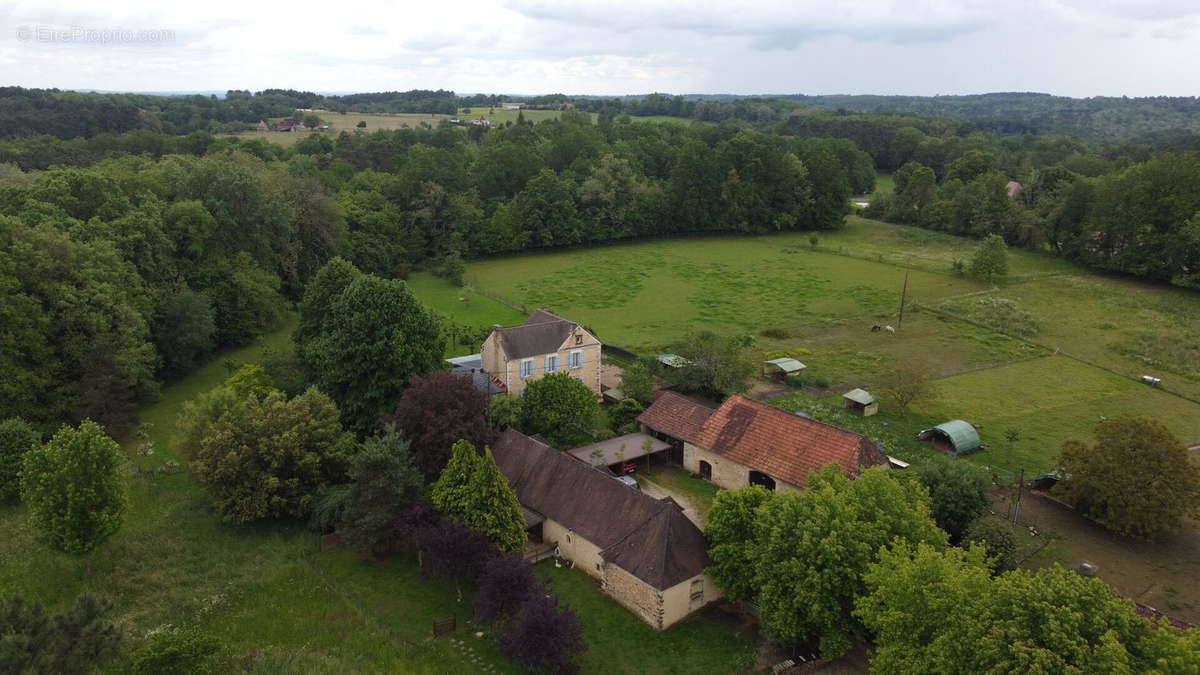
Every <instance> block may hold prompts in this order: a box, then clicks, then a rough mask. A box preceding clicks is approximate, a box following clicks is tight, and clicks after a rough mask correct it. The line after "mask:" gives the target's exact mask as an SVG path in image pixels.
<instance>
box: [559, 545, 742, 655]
mask: <svg viewBox="0 0 1200 675" xmlns="http://www.w3.org/2000/svg"><path fill="white" fill-rule="evenodd" d="M538 573H539V574H540V575H541V576H542V578H543V579H545V580H546V583H547V584H548V585H549V587H550V589H551V590H553V591H554V592H555V593H557V594H558V595H559V597H560V598H562V600H563V601H564V602H565V603H566V604H567V605H569V606H570V607H571V608H573V609H574V610H575V611H576V613H578V614H579V618H580V620H581V622H582V623H583V635H584V639H585V640H586V641H587V642H588V644H589V646H590V648H589V649H588V651H587V653H586V654H584V657H583V660H582V663H581V665H582V666H583V668H582V670H583V672H586V673H630V674H633V673H681V674H682V673H732V672H742V671H745V670H746V669H747V668H748V667H750V666H752V665H753V664H754V658H755V651H754V646H753V645H752V644H751V642H750V641H749V640H747V639H745V638H743V637H741V636H739V635H737V634H736V633H735V632H734V629H733V628H731V627H730V625H729V623H727V622H725V621H722V620H719V619H718V618H715V616H716V615H717V612H718V611H719V610H718V609H717V608H712V609H709V610H705V611H704V612H701V613H700V615H697V616H693V617H691V618H689V619H687V620H686V621H683V622H681V623H678V624H676V625H674V626H672V627H671V628H670V629H668V630H666V631H661V632H660V631H656V630H654V629H653V628H651V627H650V626H648V625H646V624H645V623H643V622H642V621H641V620H640V619H638V618H637V617H635V616H634V615H633V614H632V613H631V612H629V611H628V610H626V609H625V608H624V607H621V606H620V605H618V604H617V603H615V602H613V601H612V600H610V599H609V598H608V597H606V596H605V595H603V594H602V593H601V592H600V589H599V587H598V585H597V582H596V581H594V580H593V579H592V578H591V577H589V576H588V575H586V574H584V573H583V572H582V571H580V570H574V569H567V568H565V567H561V568H556V567H555V566H554V562H553V561H552V560H547V561H544V562H541V563H539V564H538Z"/></svg>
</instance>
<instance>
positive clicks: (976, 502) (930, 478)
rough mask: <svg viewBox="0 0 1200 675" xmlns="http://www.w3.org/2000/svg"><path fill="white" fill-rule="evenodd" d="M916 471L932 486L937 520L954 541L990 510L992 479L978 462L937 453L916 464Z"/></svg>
mask: <svg viewBox="0 0 1200 675" xmlns="http://www.w3.org/2000/svg"><path fill="white" fill-rule="evenodd" d="M913 475H914V476H916V478H917V480H919V481H920V482H921V484H922V485H924V486H925V489H927V490H929V496H930V498H931V504H930V508H931V510H932V513H933V520H934V522H936V523H937V524H938V527H940V528H942V529H943V530H945V531H946V533H947V534H949V535H950V541H951V542H953V543H957V542H958V541H959V539H961V538H962V536H963V533H964V532H966V529H967V526H969V525H970V524H971V522H972V521H974V520H975V519H977V518H979V517H980V516H982V515H983V514H984V513H985V512H986V511H987V508H988V504H989V503H990V500H989V494H990V492H991V487H992V485H991V480H989V478H988V475H987V473H986V472H984V471H983V470H981V469H980V468H979V467H978V466H976V465H974V464H965V463H963V462H955V461H952V460H949V459H946V458H943V457H934V458H932V459H930V460H928V461H924V462H918V463H917V464H916V465H915V466H913Z"/></svg>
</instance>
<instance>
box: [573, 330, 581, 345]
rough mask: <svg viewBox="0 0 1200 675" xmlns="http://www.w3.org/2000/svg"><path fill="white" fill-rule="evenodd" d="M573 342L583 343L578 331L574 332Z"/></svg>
mask: <svg viewBox="0 0 1200 675" xmlns="http://www.w3.org/2000/svg"><path fill="white" fill-rule="evenodd" d="M575 344H577V345H581V344H583V336H582V335H580V334H579V333H576V334H575Z"/></svg>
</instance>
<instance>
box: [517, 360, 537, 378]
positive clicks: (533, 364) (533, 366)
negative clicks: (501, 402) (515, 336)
mask: <svg viewBox="0 0 1200 675" xmlns="http://www.w3.org/2000/svg"><path fill="white" fill-rule="evenodd" d="M525 364H529V371H528V372H526V370H525ZM534 375H537V361H535V360H534V359H521V379H522V380H528V379H529V378H531V377H533V376H534Z"/></svg>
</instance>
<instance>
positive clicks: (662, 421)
mask: <svg viewBox="0 0 1200 675" xmlns="http://www.w3.org/2000/svg"><path fill="white" fill-rule="evenodd" d="M638 422H639V423H640V424H641V425H642V427H643V429H645V430H646V432H647V433H649V434H651V435H652V436H654V437H656V438H659V439H661V440H664V441H666V442H668V443H671V444H672V445H673V446H674V447H675V448H676V449H677V452H675V453H674V456H676V457H680V458H681V461H680V463H681V464H682V466H683V468H684V469H687V470H688V471H691V472H692V473H695V474H698V475H699V476H701V477H702V478H704V479H705V480H708V481H710V482H712V483H713V484H714V485H717V486H718V487H721V488H725V489H727V490H736V489H738V488H742V487H746V486H747V485H761V486H763V487H765V488H767V489H770V490H779V491H795V490H803V489H804V488H806V487H807V486H808V475H809V474H810V473H812V472H817V471H820V470H821V468H822V467H824V466H825V465H827V464H831V463H833V464H837V465H838V466H840V467H841V468H842V471H843V472H845V474H846V475H848V476H850V477H852V478H853V477H856V476H858V475H859V474H860V473H861V472H862V471H863V470H865V469H867V468H869V467H872V466H882V467H885V468H886V467H888V466H889V463H888V458H887V455H885V454H884V453H883V451H882V450H880V449H879V446H877V445H875V444H874V443H873V442H871V441H870V440H869V439H867V438H866V437H865V436H862V435H860V434H856V433H854V432H852V431H847V430H845V429H839V428H838V427H835V426H832V425H829V424H824V423H822V422H818V421H816V420H813V419H809V418H806V417H801V416H799V415H796V414H793V413H790V412H787V411H786V410H781V409H779V408H776V407H774V406H769V405H766V404H765V403H759V402H758V401H752V400H750V399H747V398H744V397H742V396H736V395H735V396H731V397H729V398H728V399H726V400H725V402H724V403H723V404H721V407H720V408H717V409H715V410H714V409H712V408H709V407H707V406H703V405H701V404H699V403H696V402H695V401H692V400H691V399H689V398H686V397H684V396H681V395H679V394H676V393H675V392H671V391H660V392H657V394H656V396H655V399H654V402H653V403H652V404H651V405H650V407H649V408H647V409H646V410H645V412H643V413H642V414H641V415H639V416H638Z"/></svg>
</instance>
